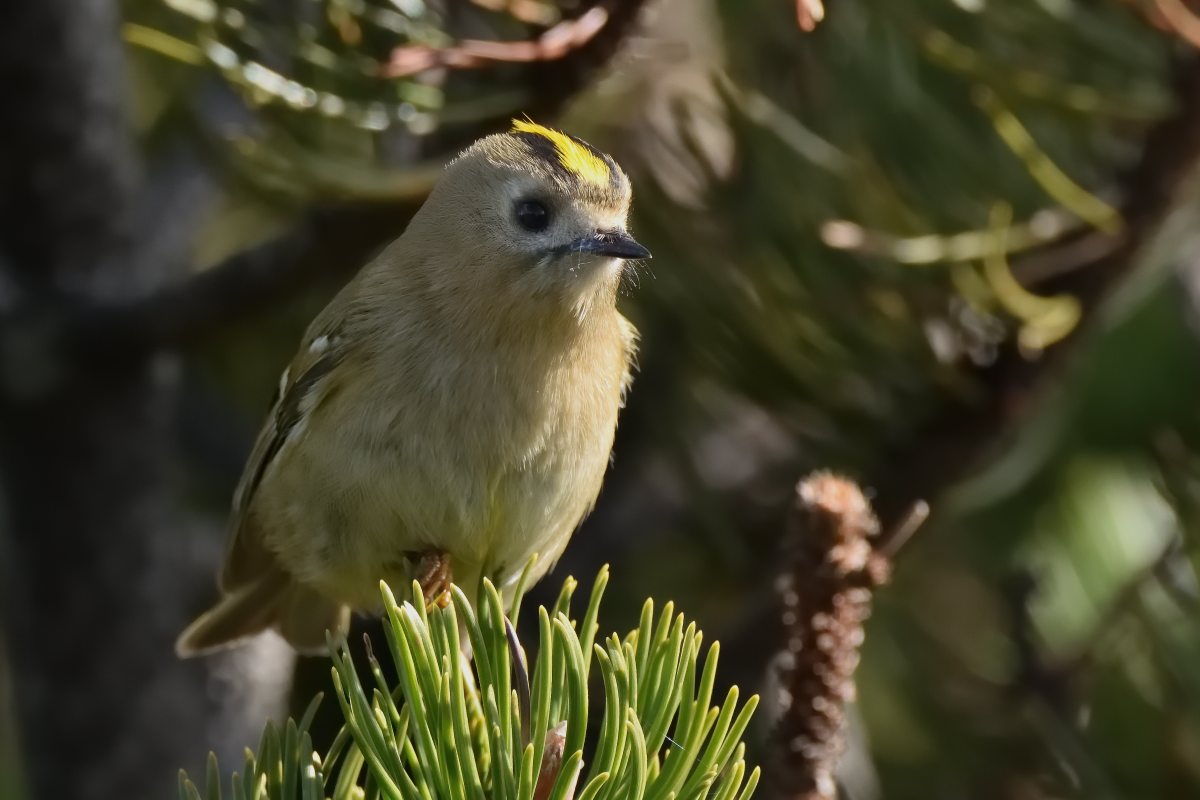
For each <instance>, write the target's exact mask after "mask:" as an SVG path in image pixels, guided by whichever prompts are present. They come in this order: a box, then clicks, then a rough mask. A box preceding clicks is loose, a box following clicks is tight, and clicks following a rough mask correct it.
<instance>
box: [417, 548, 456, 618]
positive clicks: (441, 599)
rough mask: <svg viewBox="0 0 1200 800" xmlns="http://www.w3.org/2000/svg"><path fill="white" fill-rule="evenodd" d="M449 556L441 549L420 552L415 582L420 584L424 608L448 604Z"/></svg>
mask: <svg viewBox="0 0 1200 800" xmlns="http://www.w3.org/2000/svg"><path fill="white" fill-rule="evenodd" d="M451 580H452V575H451V573H450V556H449V555H448V554H446V553H445V552H443V551H441V550H430V551H428V552H425V553H422V554H421V558H420V560H419V561H418V562H417V582H418V583H419V584H421V594H422V595H424V599H425V608H426V609H432V608H433V607H435V606H436V607H438V608H445V607H446V606H448V605H450V582H451Z"/></svg>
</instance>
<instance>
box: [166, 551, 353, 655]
mask: <svg viewBox="0 0 1200 800" xmlns="http://www.w3.org/2000/svg"><path fill="white" fill-rule="evenodd" d="M349 627H350V609H349V608H348V607H346V606H343V605H338V604H337V603H334V602H332V601H330V600H327V599H326V598H324V597H322V596H321V595H320V594H318V593H317V592H315V591H313V590H312V589H309V588H308V587H306V586H302V585H301V584H299V583H296V582H295V581H293V580H292V579H291V578H290V577H288V576H287V575H286V574H285V573H283V572H281V571H277V570H272V571H271V572H269V573H267V574H265V575H263V576H261V577H260V578H258V579H257V580H254V581H252V582H250V583H246V584H245V585H243V586H239V587H238V588H237V589H236V590H234V591H232V592H229V593H227V594H226V595H225V596H224V597H222V598H221V599H220V601H219V602H218V603H217V604H216V605H215V606H213V607H212V608H210V609H209V610H208V611H206V612H204V613H203V614H201V615H200V617H199V618H197V619H196V621H195V622H193V623H192V624H191V625H189V626H188V627H187V628H186V629H185V630H184V632H183V633H181V634H180V635H179V639H177V640H176V642H175V652H176V653H177V654H178V655H179V657H180V658H189V657H192V656H199V655H204V654H206V653H211V652H214V651H217V650H223V649H225V648H227V647H232V646H233V645H235V644H238V643H239V642H241V641H242V640H243V639H246V638H247V637H250V636H253V635H255V634H257V633H260V632H262V631H264V630H266V629H268V628H274V629H275V630H277V631H278V632H279V634H280V635H281V636H282V637H283V638H284V639H286V640H287V642H288V644H290V645H291V646H292V647H293V648H295V649H296V650H297V651H298V652H300V653H305V654H323V653H325V652H326V643H325V632H326V631H327V630H328V631H330V632H332V633H333V634H334V635H335V636H337V635H345V633H346V631H347V630H348V629H349Z"/></svg>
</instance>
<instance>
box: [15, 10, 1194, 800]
mask: <svg viewBox="0 0 1200 800" xmlns="http://www.w3.org/2000/svg"><path fill="white" fill-rule="evenodd" d="M822 12H823V14H822ZM822 16H823V18H822ZM0 108H2V109H3V124H0V409H2V411H0V468H2V470H3V472H2V479H3V500H2V504H0V512H2V514H0V520H2V521H0V603H2V606H0V609H2V612H3V623H4V626H5V636H4V638H3V642H2V644H0V797H2V798H14V800H16V799H18V798H19V799H21V800H24V799H25V798H29V799H30V800H33V799H35V798H37V799H40V798H51V797H53V798H151V797H166V796H170V795H173V793H174V791H175V789H174V781H175V772H176V770H177V769H178V768H179V767H187V768H188V769H189V770H192V771H193V772H194V771H195V770H196V769H197V768H198V767H199V766H200V765H201V764H202V763H203V757H204V755H205V753H207V751H208V750H209V749H210V748H211V749H214V750H215V751H216V752H218V754H220V755H221V757H222V761H223V762H224V763H225V764H226V765H229V766H232V765H233V764H236V763H238V762H240V760H241V755H240V754H241V752H242V748H243V747H244V746H246V745H248V744H252V743H253V742H254V741H255V740H256V739H257V735H258V732H259V730H260V729H261V726H262V724H263V721H264V720H265V719H266V718H267V717H268V716H271V715H275V716H276V717H277V718H278V717H280V716H282V715H286V713H288V711H287V709H288V708H289V706H290V707H291V708H293V709H294V708H296V707H297V706H299V707H303V706H304V705H305V704H306V703H307V701H308V700H309V699H310V698H311V697H312V695H313V693H314V692H315V691H317V690H319V689H320V688H322V686H323V685H324V682H325V681H327V680H328V665H327V664H326V663H325V662H324V661H322V660H319V659H317V660H306V661H305V662H303V663H301V664H300V665H299V667H298V668H296V670H295V679H294V681H293V669H294V664H293V659H292V658H291V657H290V654H289V652H288V651H287V649H286V647H284V646H282V645H280V644H279V643H278V642H276V641H273V640H271V639H270V638H269V637H265V638H264V639H263V640H262V641H259V642H256V643H255V644H254V645H252V646H250V647H248V648H245V649H243V650H240V651H237V652H234V653H231V654H229V655H227V656H222V657H220V658H214V659H210V660H208V661H206V662H186V663H184V662H179V661H177V660H176V659H175V657H174V654H173V652H172V649H171V646H172V642H173V640H174V637H175V636H176V634H177V633H178V631H179V630H180V628H181V627H182V625H183V624H184V623H185V622H186V621H187V620H188V619H189V618H190V617H191V616H192V615H194V614H195V613H196V612H198V611H200V610H201V609H203V608H204V607H206V606H207V604H208V603H209V602H211V600H212V599H213V597H214V595H215V586H214V576H215V570H216V564H217V562H218V560H219V558H220V556H221V551H222V547H223V543H224V536H225V527H224V526H225V522H226V513H227V509H228V505H229V498H230V495H231V492H232V489H233V486H234V484H235V482H236V480H237V477H238V474H239V472H240V469H241V466H242V463H243V461H244V459H245V457H246V454H247V453H248V450H249V447H250V444H251V442H252V438H253V436H254V434H255V432H256V431H257V428H258V426H259V424H260V422H261V420H262V417H263V415H264V414H265V410H266V408H267V403H268V400H269V398H270V396H271V393H272V391H273V389H274V386H275V384H276V382H277V379H278V375H279V373H280V371H281V370H282V368H283V366H284V365H285V364H286V363H287V361H288V360H289V358H290V356H291V354H292V351H293V348H294V347H295V346H296V343H297V340H298V338H299V336H300V333H301V332H302V330H303V328H304V326H305V325H306V323H307V322H308V320H309V319H310V318H311V317H312V315H313V314H315V313H316V311H317V310H319V309H320V308H321V306H322V305H323V304H324V303H325V302H326V301H327V300H328V298H329V297H330V296H331V295H332V293H333V292H335V291H336V290H337V288H338V287H339V286H340V285H341V284H342V283H343V282H344V281H345V280H346V279H347V278H348V277H349V276H350V275H351V274H353V272H354V270H355V269H357V268H358V267H359V266H361V265H362V263H363V262H364V261H365V260H366V259H367V258H368V257H369V256H370V255H371V254H372V253H373V252H375V251H376V250H377V249H378V248H379V247H380V246H381V245H382V244H383V243H384V242H386V241H387V240H389V239H390V238H391V237H394V236H396V235H397V234H398V233H399V232H400V231H401V230H403V227H404V225H405V222H406V220H407V218H408V216H409V215H410V214H411V213H412V211H413V210H414V208H415V207H416V206H418V205H419V204H420V202H421V200H422V198H423V196H424V194H425V192H426V191H427V190H428V187H429V185H430V182H431V181H432V180H433V179H434V178H435V177H436V175H437V172H438V170H439V169H440V167H441V165H442V164H443V163H444V162H445V161H446V160H447V159H448V158H450V157H452V156H453V155H454V154H455V153H456V152H457V150H458V149H459V148H461V147H462V146H464V145H466V144H467V143H469V142H470V141H472V140H473V139H475V138H477V137H479V136H481V135H484V134H486V133H490V132H494V131H496V130H501V129H503V128H505V127H507V125H508V121H509V120H510V119H511V118H512V117H514V116H520V115H523V114H526V113H528V114H530V115H532V116H533V117H534V118H535V119H537V120H538V121H541V122H544V123H549V124H554V125H555V126H558V127H562V128H564V129H566V130H568V131H570V132H572V133H574V134H576V135H579V136H581V137H583V138H585V139H587V140H588V141H590V142H592V143H593V144H595V145H597V146H598V147H600V148H601V149H604V150H607V151H608V152H611V153H613V154H614V156H615V157H616V158H617V160H618V161H619V162H620V163H621V164H622V165H624V167H625V168H626V170H627V171H628V172H629V174H630V176H631V178H632V181H633V186H634V195H635V202H634V219H633V222H632V227H633V230H634V231H635V232H636V233H637V235H638V238H639V239H640V240H642V241H644V242H645V244H646V245H647V246H649V247H650V249H651V250H652V251H653V252H654V259H653V261H651V262H649V263H647V264H646V265H645V266H644V267H643V268H641V269H640V270H639V273H638V276H637V280H636V281H633V282H632V283H631V285H630V287H629V289H628V292H627V294H626V296H625V297H624V298H623V299H622V306H623V308H624V310H625V311H626V313H627V315H628V316H630V317H631V318H632V319H633V320H634V321H635V322H636V324H637V325H638V327H639V328H640V329H641V331H642V353H641V356H640V359H639V361H640V374H639V376H638V378H637V381H636V383H635V387H634V391H633V393H632V395H631V397H630V400H629V404H628V407H627V408H626V409H625V411H624V415H623V417H622V420H621V425H620V429H619V431H618V442H617V447H616V453H615V459H614V463H613V467H612V470H611V472H610V474H609V477H608V480H607V483H606V486H605V489H604V492H603V494H602V496H601V499H600V504H599V507H598V508H597V510H596V512H595V513H594V514H593V516H592V517H591V518H590V519H589V520H588V521H587V522H586V524H585V525H584V527H583V528H582V530H581V531H580V532H579V533H578V534H577V535H576V537H575V539H574V540H573V541H572V544H571V545H570V547H569V548H568V549H567V551H566V554H565V556H564V557H563V559H562V561H561V562H560V564H559V566H558V567H557V569H556V570H555V572H554V573H552V575H551V576H550V577H549V578H548V579H547V580H546V581H545V582H544V583H543V584H542V585H541V586H540V587H539V588H538V589H537V590H536V591H535V595H534V597H533V600H536V601H540V602H546V601H547V600H548V599H552V597H553V595H554V594H556V593H557V589H558V587H559V586H560V585H561V581H562V579H563V577H565V576H566V575H567V574H574V575H576V576H577V577H579V578H580V579H581V580H582V581H583V583H584V584H585V586H586V585H587V584H589V583H590V581H591V579H592V577H593V576H594V575H595V574H596V571H597V569H598V568H599V567H600V565H601V564H603V563H611V564H612V568H613V580H612V582H611V584H610V587H609V590H608V601H607V610H606V613H605V616H603V617H602V620H601V622H602V628H603V629H606V630H625V629H627V628H629V627H631V626H632V625H633V624H634V623H635V621H636V615H637V612H638V610H639V608H640V605H641V602H642V600H643V598H645V597H647V596H653V597H655V598H657V599H659V600H660V601H665V600H674V601H675V602H676V604H677V606H678V607H679V608H680V609H682V610H683V611H685V612H686V613H687V614H688V615H689V616H690V617H692V618H695V619H696V620H698V622H699V624H700V626H701V627H702V628H703V629H704V630H705V631H706V633H707V635H708V637H709V638H710V639H712V638H716V639H720V640H721V641H722V643H723V645H724V649H723V658H722V672H721V680H722V681H723V682H725V683H738V684H739V685H741V686H742V687H743V689H744V690H747V691H760V690H764V687H768V681H767V675H768V672H769V664H770V663H772V660H773V658H774V657H775V653H776V652H777V651H778V650H779V649H780V646H781V634H780V623H779V620H780V611H779V607H778V599H777V597H776V594H775V590H774V588H773V586H774V582H775V578H776V573H777V571H778V569H779V567H780V558H779V553H780V540H781V537H782V535H783V531H784V521H785V518H786V515H787V509H788V507H789V506H790V504H791V502H792V496H793V489H794V486H795V484H796V481H797V480H798V479H799V478H800V477H802V476H803V475H805V474H806V473H808V472H809V471H810V470H813V469H818V468H827V469H833V470H836V471H838V472H840V473H843V474H846V475H848V476H850V477H852V478H853V479H855V480H857V481H859V482H860V483H861V484H862V485H863V486H864V487H866V488H867V489H869V491H870V492H871V495H872V497H873V502H874V503H875V506H876V509H877V511H878V513H879V516H880V518H881V521H882V524H883V526H884V528H888V527H890V526H893V525H895V524H897V522H898V521H899V520H901V519H902V518H903V516H904V514H905V513H906V511H907V509H909V508H910V507H911V506H912V504H913V503H914V502H916V501H918V500H922V499H923V500H926V501H928V502H929V504H930V506H931V508H932V514H931V516H930V518H929V520H928V522H927V523H926V525H925V526H924V527H923V528H922V529H921V530H920V531H919V532H918V533H917V535H916V536H915V537H914V538H913V539H912V540H911V541H910V542H909V543H908V544H907V545H906V546H905V548H904V549H903V550H902V551H901V553H900V555H899V557H898V559H897V561H896V564H895V575H894V579H893V581H892V583H891V585H889V586H888V587H886V588H883V589H881V590H880V591H879V592H878V593H877V595H876V599H875V607H874V615H873V617H872V619H871V621H870V622H869V624H868V626H867V632H866V642H865V645H864V648H863V652H862V662H861V666H860V667H859V671H858V693H859V697H858V703H857V705H856V707H855V709H854V710H853V713H852V719H851V725H850V734H849V739H850V742H849V750H848V753H847V756H846V758H845V760H844V763H843V769H842V774H841V781H842V785H843V796H844V797H846V798H854V799H855V800H872V799H873V798H889V799H890V798H923V799H927V798H947V800H949V799H951V798H997V799H1000V798H1004V799H1011V800H1034V799H1036V798H1074V797H1080V798H1083V797H1086V798H1089V800H1095V799H1097V798H1152V797H1154V798H1157V797H1162V798H1176V797H1178V798H1183V797H1198V796H1200V594H1198V589H1197V582H1196V575H1195V567H1196V564H1197V559H1198V558H1200V340H1198V339H1197V337H1198V335H1200V327H1198V324H1200V317H1198V306H1197V303H1198V301H1200V3H1195V2H1193V0H887V1H886V2H868V0H826V2H825V4H824V6H823V7H822V5H821V4H820V3H818V2H815V0H659V1H651V0H647V1H646V2H641V1H640V0H561V2H550V0H441V1H440V2H436V1H434V0H430V1H429V2H425V0H125V1H124V2H121V3H115V2H112V0H8V1H7V2H6V3H4V4H3V6H2V8H0ZM532 605H533V603H532V602H531V603H527V604H526V608H527V609H529V608H531V607H532ZM528 621H529V620H524V621H523V624H527V623H528ZM364 625H366V623H364ZM367 627H369V625H368V626H367ZM310 662H311V663H310ZM765 699H766V705H767V706H768V707H769V706H770V705H771V703H772V700H773V696H772V695H771V694H769V693H768V694H767V696H766V698H765ZM325 711H326V712H328V713H329V714H332V715H334V716H336V708H333V707H332V704H330V703H329V702H328V701H327V703H326V709H325ZM769 716H770V715H769V713H768V714H763V715H760V719H761V720H762V721H763V723H764V724H761V725H760V726H759V728H758V729H757V731H756V732H755V734H754V741H755V745H754V747H755V753H756V755H755V758H756V759H757V760H759V761H760V762H761V763H764V764H765V765H766V767H767V776H766V781H765V783H764V786H763V788H761V789H760V794H759V796H763V797H774V796H780V795H782V794H784V793H783V792H780V791H779V790H778V788H777V786H776V785H775V784H773V783H772V767H771V764H772V763H774V762H773V761H772V759H771V751H772V745H773V743H772V742H771V737H770V729H769V727H768V726H767V725H766V724H765V720H766V719H767V718H768V717H769ZM331 724H333V723H332V722H329V721H327V722H326V725H327V726H328V725H331Z"/></svg>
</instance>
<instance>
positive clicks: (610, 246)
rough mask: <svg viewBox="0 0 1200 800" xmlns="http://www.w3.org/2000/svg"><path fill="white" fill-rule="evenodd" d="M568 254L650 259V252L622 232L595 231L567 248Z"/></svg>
mask: <svg viewBox="0 0 1200 800" xmlns="http://www.w3.org/2000/svg"><path fill="white" fill-rule="evenodd" d="M566 249H567V252H569V253H591V254H593V255H597V256H609V257H610V258H652V256H651V255H650V251H649V250H647V249H646V248H645V247H642V246H641V245H640V244H638V243H637V242H636V241H635V240H634V238H633V237H632V236H630V235H629V234H628V233H626V232H625V231H623V230H611V231H596V232H595V233H593V234H591V235H589V236H583V237H580V238H578V239H576V240H575V241H573V242H571V244H570V245H568V246H567V248H566Z"/></svg>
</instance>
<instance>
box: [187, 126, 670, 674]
mask: <svg viewBox="0 0 1200 800" xmlns="http://www.w3.org/2000/svg"><path fill="white" fill-rule="evenodd" d="M629 203H630V187H629V180H628V178H627V177H626V175H625V173H624V172H622V171H621V169H620V167H618V166H617V164H616V163H615V162H614V161H613V159H612V158H611V157H609V156H608V155H605V154H603V153H601V152H599V151H598V150H596V149H594V148H593V147H591V146H590V145H588V144H586V143H585V142H583V141H581V140H579V139H576V138H574V137H572V136H568V135H566V134H563V133H560V132H558V131H554V130H550V129H548V128H544V127H541V126H539V125H536V124H534V123H531V122H527V121H518V122H515V123H514V126H513V129H512V130H511V131H510V132H508V133H503V134H498V135H494V136H488V137H487V138H484V139H481V140H480V141H478V142H476V143H475V144H474V145H472V146H471V147H470V148H468V149H467V150H466V151H464V152H463V153H462V154H461V155H459V156H458V158H456V159H455V160H454V161H453V162H451V163H450V164H449V166H448V167H447V168H446V170H445V172H444V174H443V175H442V176H441V178H440V180H439V181H438V183H437V185H436V186H435V187H434V189H433V191H432V193H431V194H430V196H429V198H428V200H426V202H425V204H424V205H423V206H422V207H421V209H420V210H419V211H418V212H417V214H416V215H415V216H414V217H413V219H412V221H411V222H410V223H409V225H408V228H407V230H406V231H405V232H404V234H403V235H402V236H400V238H399V239H397V240H396V241H395V242H393V243H392V244H391V245H389V246H388V247H387V248H386V249H385V250H384V251H383V252H382V253H381V254H380V255H379V256H378V257H377V258H375V259H374V260H373V261H372V262H370V263H369V264H368V265H367V266H366V267H365V268H363V270H362V271H361V272H360V273H359V274H358V275H357V276H356V277H355V278H354V279H353V280H351V281H350V283H349V284H348V285H347V286H346V287H345V288H344V289H343V290H342V291H341V292H340V293H339V294H338V295H337V296H336V297H335V298H334V299H333V300H332V302H330V303H329V305H328V306H327V307H326V308H325V309H324V310H323V311H322V312H321V313H320V314H319V315H318V316H317V318H316V319H315V320H314V321H313V322H312V324H311V325H310V326H309V328H308V330H307V332H306V333H305V335H304V338H303V341H302V343H301V345H300V348H299V351H298V352H297V354H296V356H295V358H294V359H293V361H292V363H291V365H290V366H289V367H288V368H287V369H286V370H285V371H284V373H283V377H282V378H281V380H280V386H279V393H278V397H277V400H276V402H275V403H274V405H273V408H272V409H271V412H270V416H269V417H268V419H267V421H266V423H265V425H264V426H263V429H262V432H261V433H260V434H259V436H258V440H257V442H256V444H255V446H254V450H253V452H252V453H251V455H250V459H249V461H248V463H247V464H246V468H245V472H244V474H243V476H242V479H241V483H240V485H239V487H238V489H237V492H236V493H235V495H234V501H233V519H232V525H231V532H230V540H229V544H228V550H227V553H226V557H225V562H224V566H223V568H222V571H221V575H220V590H221V598H220V600H219V601H218V602H217V604H216V605H215V606H214V607H213V608H212V609H211V610H209V611H207V612H206V613H204V614H203V615H202V616H201V617H200V618H199V619H197V620H196V621H195V622H193V623H192V624H191V626H189V627H188V628H187V630H185V631H184V632H183V634H182V635H181V636H180V638H179V641H178V643H177V650H178V652H179V653H180V655H184V656H190V655H195V654H199V653H204V652H208V651H211V650H214V649H217V648H221V647H223V646H227V645H229V644H232V643H235V642H237V641H239V640H241V639H243V638H245V637H247V636H250V635H253V634H256V633H258V632H260V631H262V630H265V629H269V628H274V629H276V630H277V631H278V632H279V633H280V634H282V636H283V637H284V638H285V639H286V640H287V641H288V642H290V643H291V644H292V645H293V646H294V647H295V648H296V649H297V650H299V651H302V652H313V651H318V652H320V651H324V649H325V635H326V630H331V631H333V632H334V633H335V634H336V633H338V632H344V631H345V630H346V628H347V627H348V624H349V618H350V611H351V609H358V610H363V611H368V612H369V611H375V610H378V608H379V605H380V600H379V581H380V580H381V579H382V580H386V581H388V582H389V583H390V584H391V585H392V586H393V587H396V588H397V589H399V588H400V587H403V586H406V585H409V584H410V583H411V581H412V580H413V579H414V578H417V579H418V580H420V581H421V583H422V586H423V588H425V590H426V594H427V595H428V596H430V597H432V596H434V595H436V594H438V593H439V592H440V591H442V590H443V589H444V588H445V584H446V581H448V580H449V579H450V577H451V576H452V577H453V579H454V581H455V583H456V584H458V585H459V586H461V587H463V588H464V590H470V589H471V588H473V587H475V586H476V585H477V584H478V581H479V579H480V577H481V576H487V577H489V578H490V579H491V580H492V581H493V582H495V583H497V585H505V584H510V583H511V582H512V581H513V580H514V578H515V577H516V576H517V575H518V574H519V573H520V571H521V570H522V569H523V568H524V567H525V565H526V563H527V562H528V561H529V559H530V557H531V556H532V555H533V554H535V553H537V554H538V555H539V559H538V561H537V563H536V566H535V567H534V575H533V577H534V578H535V579H536V578H539V577H541V575H542V574H544V573H545V572H546V571H547V570H548V569H549V568H550V567H551V566H552V565H553V564H554V562H555V561H556V560H557V559H558V557H559V555H560V554H561V553H562V551H563V548H564V547H566V544H567V541H568V539H570V537H571V534H572V533H573V532H574V531H575V529H576V527H577V526H578V525H579V523H580V521H581V520H582V519H583V518H584V516H586V515H587V513H588V512H589V511H590V510H591V508H592V506H593V504H594V503H595V500H596V495H597V494H598V492H599V490H600V484H601V481H602V479H603V477H604V473H605V470H606V468H607V466H608V462H609V453H610V451H611V449H612V443H613V435H614V431H615V429H616V424H617V412H618V410H619V408H620V407H621V405H622V401H623V397H624V395H625V392H626V390H627V389H628V388H629V384H630V376H631V365H632V360H633V357H634V350H635V343H636V335H637V334H636V331H635V330H634V328H633V326H632V325H631V324H630V323H629V322H628V321H627V320H626V319H625V318H624V317H623V316H622V315H621V314H620V313H619V312H618V311H617V308H616V299H617V294H618V289H619V286H620V283H621V278H622V274H623V271H624V270H625V269H627V266H626V262H627V260H629V259H644V258H649V257H650V253H649V252H648V251H647V250H646V248H644V247H643V246H642V245H640V244H638V243H637V242H636V241H635V240H634V239H633V238H632V237H631V236H630V235H629V233H628V231H627V229H626V217H627V215H628V212H629Z"/></svg>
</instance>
